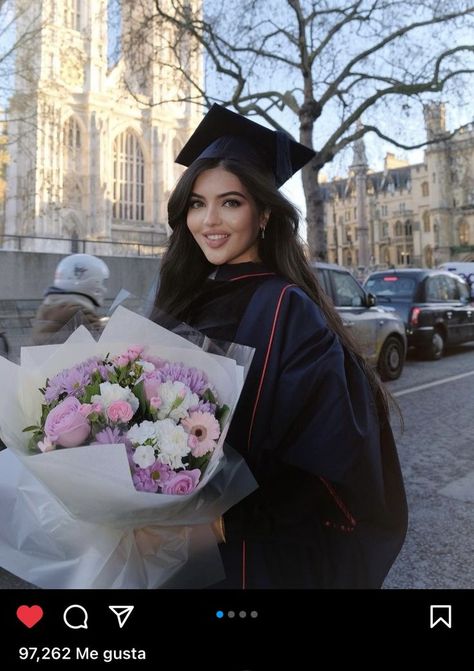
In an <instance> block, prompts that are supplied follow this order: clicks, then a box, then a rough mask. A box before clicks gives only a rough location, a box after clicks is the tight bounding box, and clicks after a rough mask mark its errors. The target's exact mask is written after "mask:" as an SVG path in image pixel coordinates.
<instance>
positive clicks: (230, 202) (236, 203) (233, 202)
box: [224, 198, 241, 207]
mask: <svg viewBox="0 0 474 671" xmlns="http://www.w3.org/2000/svg"><path fill="white" fill-rule="evenodd" d="M240 204H241V203H240V200H235V199H233V198H230V199H229V200H226V201H224V206H225V207H240Z"/></svg>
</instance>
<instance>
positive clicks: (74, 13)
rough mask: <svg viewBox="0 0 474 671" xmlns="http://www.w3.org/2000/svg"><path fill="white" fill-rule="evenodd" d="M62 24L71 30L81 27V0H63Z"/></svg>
mask: <svg viewBox="0 0 474 671" xmlns="http://www.w3.org/2000/svg"><path fill="white" fill-rule="evenodd" d="M63 2H64V25H65V26H66V28H71V30H80V29H81V0H63Z"/></svg>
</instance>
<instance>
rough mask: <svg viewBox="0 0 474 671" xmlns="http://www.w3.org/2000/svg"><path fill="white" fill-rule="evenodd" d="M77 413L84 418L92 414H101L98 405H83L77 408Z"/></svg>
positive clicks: (100, 408)
mask: <svg viewBox="0 0 474 671" xmlns="http://www.w3.org/2000/svg"><path fill="white" fill-rule="evenodd" d="M79 412H80V413H81V415H83V416H84V417H89V415H91V414H92V413H93V412H97V413H100V412H102V406H101V404H100V403H83V404H82V405H81V407H80V408H79Z"/></svg>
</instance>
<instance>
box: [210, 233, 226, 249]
mask: <svg viewBox="0 0 474 671" xmlns="http://www.w3.org/2000/svg"><path fill="white" fill-rule="evenodd" d="M204 238H205V240H206V242H207V244H208V245H209V247H212V248H213V249H215V248H217V247H221V246H222V245H223V244H225V242H226V241H227V240H228V239H229V238H230V235H228V234H227V233H209V234H208V235H205V236H204Z"/></svg>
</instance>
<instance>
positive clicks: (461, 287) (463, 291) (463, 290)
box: [456, 282, 470, 303]
mask: <svg viewBox="0 0 474 671" xmlns="http://www.w3.org/2000/svg"><path fill="white" fill-rule="evenodd" d="M456 284H457V285H458V291H459V298H460V299H461V300H462V301H463V303H469V300H470V296H469V287H468V286H466V285H465V284H463V283H462V282H456Z"/></svg>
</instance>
